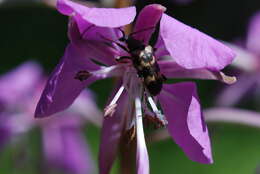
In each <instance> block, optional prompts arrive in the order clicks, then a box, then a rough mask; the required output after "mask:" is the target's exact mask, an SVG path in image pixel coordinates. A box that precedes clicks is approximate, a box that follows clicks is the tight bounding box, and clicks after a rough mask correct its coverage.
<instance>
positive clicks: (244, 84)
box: [216, 73, 260, 106]
mask: <svg viewBox="0 0 260 174" xmlns="http://www.w3.org/2000/svg"><path fill="white" fill-rule="evenodd" d="M259 75H260V74H259V73H256V74H244V75H242V76H240V77H238V81H237V82H236V83H235V84H233V85H231V86H227V87H226V88H225V89H224V90H223V91H222V92H221V93H220V94H219V96H218V98H217V102H216V103H217V104H218V105H220V106H232V105H235V104H237V103H238V102H239V101H240V100H241V99H242V97H244V96H245V95H246V93H247V92H249V91H250V90H251V89H253V88H254V87H256V85H257V82H258V79H259Z"/></svg>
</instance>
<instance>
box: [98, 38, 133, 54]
mask: <svg viewBox="0 0 260 174" xmlns="http://www.w3.org/2000/svg"><path fill="white" fill-rule="evenodd" d="M100 37H101V38H102V39H104V40H106V41H109V42H113V43H115V44H117V46H119V47H120V48H122V49H123V50H125V51H126V52H127V53H129V50H128V49H127V48H126V47H125V46H124V45H122V44H121V43H118V42H117V41H114V40H111V39H109V38H106V37H105V36H103V35H100Z"/></svg>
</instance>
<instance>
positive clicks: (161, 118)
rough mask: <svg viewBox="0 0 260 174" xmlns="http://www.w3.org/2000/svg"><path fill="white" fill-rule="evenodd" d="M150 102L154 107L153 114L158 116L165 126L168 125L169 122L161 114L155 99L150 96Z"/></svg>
mask: <svg viewBox="0 0 260 174" xmlns="http://www.w3.org/2000/svg"><path fill="white" fill-rule="evenodd" d="M148 101H149V103H150V106H151V107H152V110H153V112H154V113H155V114H156V116H157V118H158V119H159V120H160V122H161V123H162V124H163V125H164V126H165V125H167V124H168V121H167V120H166V119H165V116H164V115H163V114H162V113H161V111H160V110H159V109H158V108H157V106H156V104H155V103H154V101H153V98H152V97H151V96H148Z"/></svg>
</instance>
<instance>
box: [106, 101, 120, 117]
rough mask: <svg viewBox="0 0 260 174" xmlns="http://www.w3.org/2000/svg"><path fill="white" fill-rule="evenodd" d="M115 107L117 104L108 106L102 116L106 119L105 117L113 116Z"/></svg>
mask: <svg viewBox="0 0 260 174" xmlns="http://www.w3.org/2000/svg"><path fill="white" fill-rule="evenodd" d="M116 107H117V104H113V105H108V106H107V107H106V108H105V109H104V111H105V113H104V116H105V117H106V116H108V115H109V116H110V117H112V116H113V115H114V113H115V111H116Z"/></svg>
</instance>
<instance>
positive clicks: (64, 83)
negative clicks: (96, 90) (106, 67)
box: [35, 44, 101, 117]
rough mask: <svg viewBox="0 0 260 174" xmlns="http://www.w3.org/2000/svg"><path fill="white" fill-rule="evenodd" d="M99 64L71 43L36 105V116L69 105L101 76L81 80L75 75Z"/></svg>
mask: <svg viewBox="0 0 260 174" xmlns="http://www.w3.org/2000/svg"><path fill="white" fill-rule="evenodd" d="M96 69H98V66H97V65H95V64H94V63H92V62H91V61H90V59H88V58H86V57H85V56H84V55H83V54H82V53H81V52H80V51H78V49H77V48H76V47H75V46H74V45H73V44H70V45H68V47H67V48H66V51H65V54H64V56H63V58H62V59H61V61H60V63H59V64H58V65H57V66H56V68H55V70H54V71H53V72H52V74H51V76H50V77H49V80H48V82H47V84H46V86H45V89H44V91H43V93H42V96H41V98H40V101H39V103H38V105H37V107H36V111H35V117H45V116H49V115H51V114H54V113H56V112H59V111H62V110H64V109H66V108H67V107H69V106H70V105H71V104H72V103H73V101H74V100H75V98H76V97H77V96H78V95H79V94H80V92H81V91H82V90H83V89H84V88H85V87H86V86H87V85H88V84H90V83H92V82H94V81H95V80H97V79H99V78H101V77H99V78H98V77H95V76H91V77H90V78H88V79H87V80H85V81H83V82H81V81H79V80H77V79H75V75H76V74H77V73H78V72H79V71H81V70H88V71H89V70H96Z"/></svg>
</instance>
